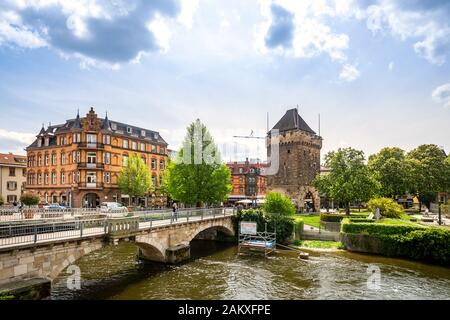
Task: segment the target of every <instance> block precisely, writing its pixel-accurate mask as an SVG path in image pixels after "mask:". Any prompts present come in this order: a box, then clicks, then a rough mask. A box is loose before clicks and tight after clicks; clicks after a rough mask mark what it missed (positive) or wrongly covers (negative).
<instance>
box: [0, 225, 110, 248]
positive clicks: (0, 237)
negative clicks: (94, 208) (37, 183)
mask: <svg viewBox="0 0 450 320" xmlns="http://www.w3.org/2000/svg"><path fill="white" fill-rule="evenodd" d="M107 221H108V220H107V219H106V218H104V219H85V220H71V221H53V222H52V221H45V222H44V221H29V222H26V223H25V222H17V221H15V222H10V223H3V224H1V225H0V248H2V247H9V246H14V245H20V244H36V243H42V242H47V241H51V240H61V239H73V238H82V237H85V236H93V235H102V234H106V233H107V231H108V228H107V226H108V224H107Z"/></svg>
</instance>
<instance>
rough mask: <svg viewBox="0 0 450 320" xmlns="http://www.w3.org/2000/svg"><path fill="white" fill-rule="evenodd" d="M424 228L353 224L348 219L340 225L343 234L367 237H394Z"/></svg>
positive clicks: (381, 224) (368, 223) (365, 223)
mask: <svg viewBox="0 0 450 320" xmlns="http://www.w3.org/2000/svg"><path fill="white" fill-rule="evenodd" d="M423 229H426V227H425V226H424V227H422V226H408V225H391V224H383V223H376V224H375V223H370V222H356V223H353V222H351V221H350V220H349V219H345V220H344V221H343V223H342V227H341V231H342V232H345V233H356V234H361V233H362V234H369V235H394V234H405V233H408V232H411V231H415V230H423Z"/></svg>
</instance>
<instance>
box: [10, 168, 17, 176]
mask: <svg viewBox="0 0 450 320" xmlns="http://www.w3.org/2000/svg"><path fill="white" fill-rule="evenodd" d="M9 176H10V177H15V176H16V168H9Z"/></svg>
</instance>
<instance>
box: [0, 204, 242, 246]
mask: <svg viewBox="0 0 450 320" xmlns="http://www.w3.org/2000/svg"><path fill="white" fill-rule="evenodd" d="M68 210H74V209H68ZM76 210H84V212H88V213H89V214H92V213H93V212H94V211H88V209H76ZM72 213H73V212H72ZM95 213H97V211H95ZM235 213H236V212H235V209H234V208H211V209H185V210H180V211H179V212H178V214H174V213H173V212H172V211H171V210H166V211H165V212H158V213H154V212H152V213H147V212H139V213H136V214H135V215H133V216H130V217H124V216H122V217H117V218H114V217H111V216H109V217H108V216H106V215H105V216H104V217H101V218H98V217H95V216H94V215H92V217H91V218H88V216H89V215H87V216H86V215H84V216H81V217H78V218H75V217H74V216H71V217H70V218H69V219H67V220H62V219H52V218H41V219H40V220H39V219H34V220H25V221H24V220H17V221H9V222H3V223H0V249H5V248H9V247H14V246H18V245H33V244H39V243H46V242H52V241H58V240H72V239H79V238H83V237H92V236H105V235H111V236H115V235H119V236H126V235H130V234H132V233H133V232H136V231H139V230H145V229H152V228H156V227H161V226H168V225H173V224H177V223H188V222H194V221H202V220H207V219H215V218H219V217H227V216H231V215H234V214H235ZM47 214H48V212H47Z"/></svg>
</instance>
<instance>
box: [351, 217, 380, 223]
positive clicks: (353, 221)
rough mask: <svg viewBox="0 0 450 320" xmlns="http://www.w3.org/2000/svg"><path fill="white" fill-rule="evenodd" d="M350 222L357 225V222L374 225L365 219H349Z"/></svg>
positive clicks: (372, 221) (370, 220) (371, 221)
mask: <svg viewBox="0 0 450 320" xmlns="http://www.w3.org/2000/svg"><path fill="white" fill-rule="evenodd" d="M349 220H350V222H352V223H357V222H364V223H374V222H375V220H372V219H367V218H349Z"/></svg>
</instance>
